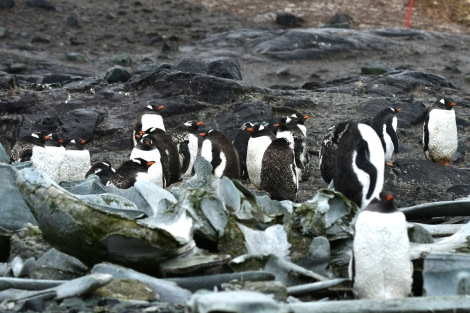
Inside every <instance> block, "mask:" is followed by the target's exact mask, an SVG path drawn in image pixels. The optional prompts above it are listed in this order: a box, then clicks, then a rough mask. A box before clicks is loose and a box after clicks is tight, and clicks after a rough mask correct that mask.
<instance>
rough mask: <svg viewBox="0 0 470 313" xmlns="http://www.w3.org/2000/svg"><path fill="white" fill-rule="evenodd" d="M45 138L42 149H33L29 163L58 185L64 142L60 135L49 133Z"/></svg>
mask: <svg viewBox="0 0 470 313" xmlns="http://www.w3.org/2000/svg"><path fill="white" fill-rule="evenodd" d="M45 138H46V142H45V144H44V148H42V147H39V146H35V147H33V154H32V155H31V161H32V162H33V165H34V166H36V167H37V168H40V169H42V170H43V171H44V172H45V173H46V174H47V175H48V176H49V177H50V178H51V179H52V180H54V181H55V182H56V183H59V182H60V177H59V170H60V166H61V164H62V162H63V161H64V158H65V147H64V143H65V142H64V139H63V138H62V135H61V134H60V133H51V134H49V135H47V136H46V137H45Z"/></svg>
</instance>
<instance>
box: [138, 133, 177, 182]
mask: <svg viewBox="0 0 470 313" xmlns="http://www.w3.org/2000/svg"><path fill="white" fill-rule="evenodd" d="M140 135H141V136H145V135H148V136H151V137H152V139H153V142H154V145H155V146H156V147H157V148H158V150H159V151H160V156H161V160H162V161H161V164H162V168H163V172H164V175H165V177H167V178H166V185H167V186H170V185H171V184H173V183H176V182H179V181H180V180H181V176H180V160H179V154H178V148H177V147H176V144H175V143H174V142H173V140H171V137H170V136H169V135H168V134H167V133H166V132H165V131H164V130H162V129H161V128H156V127H152V128H149V129H147V130H146V131H141V132H140Z"/></svg>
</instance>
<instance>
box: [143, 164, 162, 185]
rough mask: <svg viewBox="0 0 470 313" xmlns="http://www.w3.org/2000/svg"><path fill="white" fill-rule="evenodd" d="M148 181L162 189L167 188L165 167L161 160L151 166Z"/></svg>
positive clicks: (148, 171)
mask: <svg viewBox="0 0 470 313" xmlns="http://www.w3.org/2000/svg"><path fill="white" fill-rule="evenodd" d="M147 176H148V180H149V181H151V182H152V183H154V184H156V185H157V186H160V187H162V188H165V187H166V182H165V177H164V175H163V167H162V163H161V162H160V160H158V161H155V163H154V164H153V165H152V166H150V167H149V168H148V170H147Z"/></svg>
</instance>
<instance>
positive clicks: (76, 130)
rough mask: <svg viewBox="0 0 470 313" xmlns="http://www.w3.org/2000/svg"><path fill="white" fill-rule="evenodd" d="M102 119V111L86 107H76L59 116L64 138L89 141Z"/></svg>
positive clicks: (58, 119)
mask: <svg viewBox="0 0 470 313" xmlns="http://www.w3.org/2000/svg"><path fill="white" fill-rule="evenodd" d="M100 119H101V114H100V113H98V112H96V111H93V110H86V109H75V110H72V111H69V112H67V113H65V114H62V115H59V116H58V117H57V121H58V123H59V125H61V132H62V136H63V137H64V138H67V139H71V138H81V139H85V140H86V141H87V142H88V141H91V140H92V139H93V135H94V133H95V128H96V125H97V124H98V122H99V121H100Z"/></svg>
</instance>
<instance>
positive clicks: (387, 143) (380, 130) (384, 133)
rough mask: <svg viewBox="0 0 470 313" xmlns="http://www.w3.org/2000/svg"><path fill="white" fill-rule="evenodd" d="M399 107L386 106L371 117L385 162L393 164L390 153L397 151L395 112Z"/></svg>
mask: <svg viewBox="0 0 470 313" xmlns="http://www.w3.org/2000/svg"><path fill="white" fill-rule="evenodd" d="M400 111H401V109H400V108H397V109H395V108H386V109H383V110H381V111H380V112H379V113H377V114H376V115H375V116H374V118H373V119H372V122H371V126H372V128H373V129H374V130H375V131H376V132H377V135H378V136H379V138H380V141H381V142H382V147H383V148H384V153H385V164H386V165H388V166H393V162H392V155H393V153H397V152H398V135H397V123H398V121H397V113H398V112H400Z"/></svg>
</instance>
